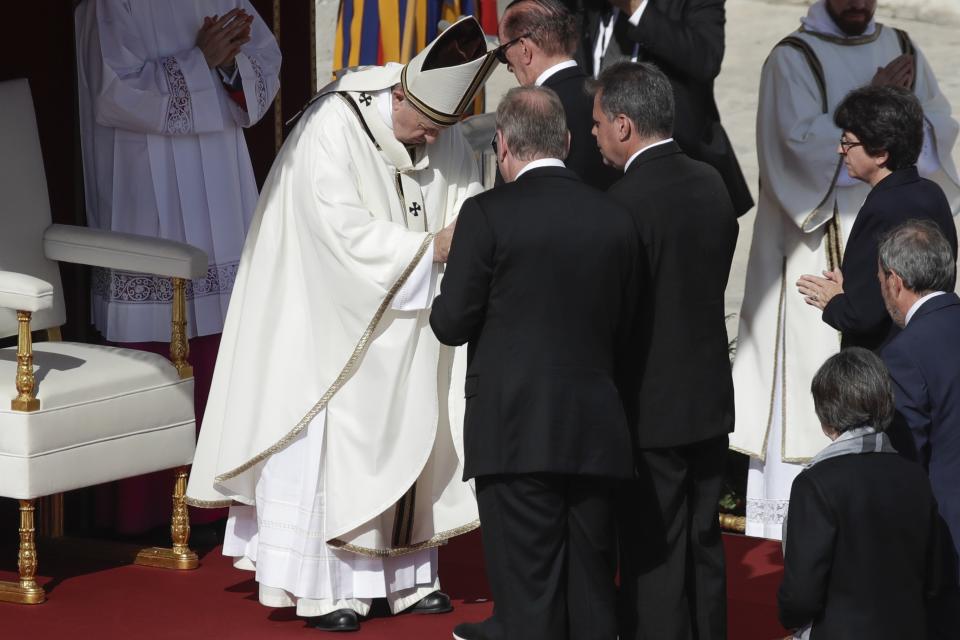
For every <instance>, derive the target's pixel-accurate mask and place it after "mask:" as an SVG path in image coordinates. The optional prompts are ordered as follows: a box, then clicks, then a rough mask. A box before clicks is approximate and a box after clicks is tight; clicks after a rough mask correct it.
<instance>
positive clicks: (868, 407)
mask: <svg viewBox="0 0 960 640" xmlns="http://www.w3.org/2000/svg"><path fill="white" fill-rule="evenodd" d="M810 391H811V393H813V407H814V410H815V411H816V412H817V417H818V418H819V419H820V424H824V425H826V426H828V427H830V428H832V429H835V430H836V431H837V432H839V433H843V432H845V431H849V430H850V429H856V428H857V427H865V426H871V427H873V428H874V429H876V430H877V431H884V430H886V428H887V426H888V425H889V424H890V421H891V420H892V419H893V406H894V405H893V387H892V385H891V384H890V374H889V373H887V367H886V366H884V364H883V361H882V360H881V359H880V358H879V357H877V355H876V354H875V353H873V352H872V351H867V350H866V349H864V348H862V347H850V348H849V349H844V350H843V351H841V352H840V353H837V354H835V355H833V356H830V358H828V359H827V361H826V362H824V363H823V365H822V366H821V367H820V369H819V370H818V371H817V374H816V375H815V376H813V382H812V383H811V385H810Z"/></svg>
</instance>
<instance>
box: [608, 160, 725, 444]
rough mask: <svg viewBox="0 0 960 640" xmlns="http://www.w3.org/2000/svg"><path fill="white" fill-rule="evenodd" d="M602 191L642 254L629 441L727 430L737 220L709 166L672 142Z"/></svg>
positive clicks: (685, 440)
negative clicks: (636, 237) (626, 220)
mask: <svg viewBox="0 0 960 640" xmlns="http://www.w3.org/2000/svg"><path fill="white" fill-rule="evenodd" d="M609 193H610V195H611V196H613V198H614V199H615V200H617V201H619V202H620V203H622V204H623V205H624V206H626V207H627V208H628V209H629V210H630V212H631V213H632V214H633V219H634V223H635V225H636V227H637V230H638V232H639V234H640V239H641V243H642V245H643V247H644V253H645V254H646V257H647V265H646V266H647V269H646V271H647V276H648V278H649V286H648V290H649V293H647V292H646V291H645V292H643V293H642V294H641V295H643V302H642V304H641V312H640V315H641V323H640V324H639V328H640V335H639V336H638V339H637V342H636V345H635V347H634V352H635V353H636V356H635V363H636V365H637V367H638V368H637V369H636V370H635V374H636V375H635V378H634V384H633V385H632V393H631V394H630V395H628V396H627V404H628V414H629V415H630V417H631V420H632V423H633V425H634V429H635V437H636V442H637V444H638V446H640V447H644V448H653V447H673V446H679V445H684V444H690V443H693V442H700V441H703V440H707V439H709V438H713V437H717V436H720V435H723V434H726V433H729V432H730V431H732V430H733V380H732V378H731V375H730V358H729V354H728V344H727V330H726V325H725V322H724V291H725V290H726V286H727V276H728V275H729V273H730V263H731V262H732V260H733V252H734V249H735V248H736V245H737V233H738V229H737V218H736V215H735V214H734V212H733V207H732V206H731V205H730V198H729V197H728V196H727V191H726V189H725V188H724V186H723V181H722V180H721V179H720V176H719V175H718V174H717V171H716V170H715V169H714V168H713V167H711V166H710V165H707V164H705V163H703V162H697V161H696V160H692V159H690V158H689V157H687V156H686V155H685V154H684V153H683V152H682V151H681V150H680V147H678V146H677V145H676V144H675V143H668V144H664V145H660V146H657V147H653V148H651V149H648V150H647V151H644V152H643V153H642V154H640V155H639V156H638V157H637V158H636V159H635V160H634V161H633V164H631V165H630V167H629V169H628V170H627V172H626V173H625V174H624V176H623V178H622V179H621V180H620V181H619V182H617V183H616V184H615V185H613V187H611V188H610V191H609Z"/></svg>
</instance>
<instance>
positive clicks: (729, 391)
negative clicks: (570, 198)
mask: <svg viewBox="0 0 960 640" xmlns="http://www.w3.org/2000/svg"><path fill="white" fill-rule="evenodd" d="M594 88H595V90H596V94H595V96H594V106H593V120H594V134H595V135H596V138H597V143H598V145H599V146H600V152H601V153H602V154H603V157H604V159H605V160H606V161H607V162H608V163H610V164H611V165H612V166H615V167H618V168H621V169H623V170H624V175H623V177H622V178H621V179H620V180H619V181H618V182H617V183H616V184H614V185H613V186H612V187H611V188H610V190H609V193H610V195H611V196H613V198H614V199H615V200H617V201H619V202H620V203H622V204H624V205H625V206H627V207H628V208H629V209H630V210H631V213H632V214H633V220H634V223H635V224H636V227H637V230H638V232H639V234H640V239H641V244H642V245H643V248H644V253H645V256H646V269H645V271H646V272H647V275H648V278H649V283H648V284H649V287H650V291H651V293H650V294H649V295H646V296H644V304H643V311H641V314H640V315H641V321H640V323H639V335H638V338H637V340H636V343H635V347H634V356H633V357H634V359H635V361H636V362H635V364H636V369H635V371H636V374H635V375H634V376H633V382H632V386H631V388H630V389H629V390H626V391H625V396H624V398H625V402H626V404H627V415H628V419H630V421H631V426H632V428H633V437H634V445H635V447H636V448H637V468H638V472H639V480H638V482H637V484H636V485H635V486H634V487H633V491H632V493H629V494H628V495H625V496H624V497H623V499H622V501H621V504H619V505H618V509H619V513H620V516H621V518H620V521H621V532H620V584H621V603H622V607H623V609H622V611H621V623H622V628H621V632H620V637H621V638H623V639H633V638H638V639H639V638H657V640H675V639H676V640H682V639H688V638H710V639H716V638H724V637H725V636H726V576H725V574H724V559H723V546H722V542H721V539H720V529H719V523H718V515H717V501H718V500H719V498H720V491H721V486H722V481H723V468H724V461H725V460H726V451H727V434H728V433H730V431H732V430H733V381H732V379H731V375H730V361H729V357H728V353H727V331H726V326H725V324H724V306H723V296H724V290H725V289H726V285H727V276H728V274H729V272H730V263H731V261H732V260H733V251H734V248H735V247H736V243H737V231H738V230H737V218H736V214H735V213H734V210H733V206H732V205H731V203H730V197H729V196H728V195H727V190H726V188H725V187H724V184H723V180H722V179H721V178H720V175H719V174H718V173H717V171H716V169H714V168H713V167H711V166H710V165H708V164H705V163H703V162H699V161H696V160H692V159H690V158H689V157H687V156H686V155H685V154H684V152H683V151H681V149H680V147H679V146H678V145H677V143H676V142H674V140H673V139H672V138H671V134H672V130H673V113H674V110H673V92H672V90H671V88H670V83H669V81H668V80H667V78H666V76H664V74H663V73H662V72H661V71H660V70H659V69H657V67H655V66H654V65H652V64H649V63H641V64H634V63H630V62H625V63H620V64H618V65H614V66H613V67H610V68H609V69H607V70H606V71H604V72H603V73H602V74H600V78H599V79H598V80H597V81H596V83H594Z"/></svg>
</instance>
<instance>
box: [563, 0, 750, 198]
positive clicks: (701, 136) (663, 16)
mask: <svg viewBox="0 0 960 640" xmlns="http://www.w3.org/2000/svg"><path fill="white" fill-rule="evenodd" d="M580 2H581V6H582V12H583V35H582V39H581V42H580V46H579V49H578V51H577V59H578V60H579V62H580V65H581V67H582V68H583V70H584V71H585V72H586V73H587V74H589V75H592V76H599V75H600V73H601V72H602V71H604V70H605V69H606V68H607V67H609V66H612V65H614V64H617V63H619V62H625V61H632V62H652V63H654V64H656V65H657V66H658V67H660V69H662V70H663V72H664V73H665V74H666V75H667V77H668V78H669V79H670V84H671V85H672V86H673V94H674V103H675V108H676V112H675V119H676V126H675V127H674V137H675V138H676V141H677V143H678V144H679V145H680V148H681V149H683V150H684V152H686V153H687V154H688V155H689V156H690V157H691V158H694V159H696V160H702V161H703V162H706V163H708V164H710V165H711V166H713V167H714V168H715V169H716V170H717V171H719V172H720V175H721V177H722V178H723V181H724V183H725V184H726V186H727V190H728V192H729V194H730V200H731V201H732V202H733V208H734V210H735V211H736V212H737V215H738V216H740V215H743V214H745V213H746V212H747V211H749V210H750V209H751V207H753V197H752V196H751V195H750V188H749V187H748V186H747V182H746V180H745V179H744V177H743V172H742V171H741V170H740V164H739V163H738V162H737V156H736V154H735V153H734V151H733V145H732V144H731V143H730V139H729V138H728V137H727V133H726V131H725V130H724V128H723V125H721V124H720V112H719V111H718V110H717V102H716V100H715V99H714V95H713V82H714V80H716V78H717V76H718V75H719V74H720V66H721V63H722V62H723V51H724V23H725V21H726V18H725V9H724V3H725V0H580Z"/></svg>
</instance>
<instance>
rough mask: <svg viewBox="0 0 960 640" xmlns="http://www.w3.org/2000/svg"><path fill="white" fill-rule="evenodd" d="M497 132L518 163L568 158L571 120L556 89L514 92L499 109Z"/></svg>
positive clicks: (509, 93) (509, 92)
mask: <svg viewBox="0 0 960 640" xmlns="http://www.w3.org/2000/svg"><path fill="white" fill-rule="evenodd" d="M497 130H498V131H501V132H502V133H503V137H504V139H506V141H507V146H508V147H510V152H511V153H512V154H513V157H515V158H516V159H518V160H536V159H538V158H559V159H561V160H563V159H564V158H565V157H566V155H567V116H566V113H565V112H564V110H563V104H562V103H561V102H560V98H559V97H558V96H557V94H556V92H554V90H553V89H549V88H547V87H535V86H529V87H514V88H513V89H510V91H508V92H507V95H505V96H504V97H503V99H501V100H500V104H499V106H497Z"/></svg>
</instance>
